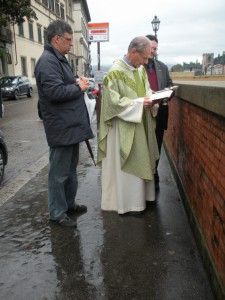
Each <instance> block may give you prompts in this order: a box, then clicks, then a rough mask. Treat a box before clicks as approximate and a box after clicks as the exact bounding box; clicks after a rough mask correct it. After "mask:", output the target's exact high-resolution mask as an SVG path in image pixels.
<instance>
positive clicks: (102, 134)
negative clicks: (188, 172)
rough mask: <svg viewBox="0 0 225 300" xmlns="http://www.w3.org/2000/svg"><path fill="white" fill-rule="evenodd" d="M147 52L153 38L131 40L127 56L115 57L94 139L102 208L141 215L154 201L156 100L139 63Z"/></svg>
mask: <svg viewBox="0 0 225 300" xmlns="http://www.w3.org/2000/svg"><path fill="white" fill-rule="evenodd" d="M150 55H151V41H150V40H149V39H148V38H146V37H144V36H138V37H136V38H134V39H133V40H132V41H131V42H130V44H129V46H128V51H127V54H125V55H124V56H123V57H122V58H119V59H116V60H115V62H114V63H113V65H112V66H111V68H110V70H109V72H108V74H107V75H106V77H105V79H104V83H103V96H102V103H101V115H100V124H99V141H98V164H99V165H100V166H101V168H102V173H101V180H102V185H101V186H102V196H101V208H102V210H109V211H116V212H117V213H118V214H125V213H129V214H137V215H139V214H142V213H143V212H144V211H145V209H146V201H155V186H154V173H155V166H156V161H157V160H158V158H159V153H158V147H157V141H156V136H155V117H156V114H157V108H158V104H154V105H153V104H152V101H151V100H150V96H151V93H152V92H151V89H150V86H149V82H148V77H147V73H146V71H145V68H144V67H143V64H146V63H147V62H148V59H149V57H150Z"/></svg>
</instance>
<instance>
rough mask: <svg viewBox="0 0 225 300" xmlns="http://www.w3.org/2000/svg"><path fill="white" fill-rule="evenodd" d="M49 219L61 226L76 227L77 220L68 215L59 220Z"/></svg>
mask: <svg viewBox="0 0 225 300" xmlns="http://www.w3.org/2000/svg"><path fill="white" fill-rule="evenodd" d="M51 221H52V222H54V223H56V224H58V225H60V226H63V227H70V228H76V227H77V222H76V221H75V220H72V219H70V218H69V217H68V216H66V217H65V218H63V219H61V220H51Z"/></svg>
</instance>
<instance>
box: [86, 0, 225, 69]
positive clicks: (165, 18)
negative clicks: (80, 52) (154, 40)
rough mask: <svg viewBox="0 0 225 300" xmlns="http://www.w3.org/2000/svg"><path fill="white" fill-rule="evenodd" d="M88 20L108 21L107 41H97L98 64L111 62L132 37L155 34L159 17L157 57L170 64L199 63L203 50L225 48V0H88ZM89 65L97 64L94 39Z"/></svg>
mask: <svg viewBox="0 0 225 300" xmlns="http://www.w3.org/2000/svg"><path fill="white" fill-rule="evenodd" d="M87 4H88V8H89V13H90V16H91V21H90V23H105V22H108V23H109V41H108V42H101V43H100V65H111V64H112V63H113V61H114V59H115V58H118V57H122V56H123V55H124V54H126V52H127V48H128V45H129V43H130V42H131V40H132V39H133V38H134V37H136V36H140V35H144V36H145V35H147V34H154V32H153V30H152V24H151V21H152V20H153V18H154V16H155V15H156V16H157V17H158V19H159V20H160V26H159V31H158V32H157V37H158V39H159V44H158V59H159V60H161V61H163V62H164V63H166V64H169V65H175V64H178V63H180V64H183V62H186V63H189V62H191V61H192V62H196V61H198V62H200V63H202V55H203V53H214V57H217V56H218V54H220V55H222V54H223V51H225V0H188V1H182V0H156V1H151V0H137V1H130V0H87ZM91 57H92V65H97V64H98V57H97V43H96V42H93V43H92V44H91Z"/></svg>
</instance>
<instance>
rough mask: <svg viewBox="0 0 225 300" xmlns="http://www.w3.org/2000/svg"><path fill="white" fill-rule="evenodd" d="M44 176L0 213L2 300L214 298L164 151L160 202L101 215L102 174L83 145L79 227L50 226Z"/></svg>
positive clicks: (161, 163) (94, 143)
mask: <svg viewBox="0 0 225 300" xmlns="http://www.w3.org/2000/svg"><path fill="white" fill-rule="evenodd" d="M95 125H96V124H94V125H93V126H95ZM91 145H92V148H93V149H94V152H95V155H96V139H95V140H93V141H91ZM47 172H48V166H46V167H44V168H43V169H42V170H41V171H40V172H39V173H38V174H37V175H36V176H35V177H33V178H32V179H30V180H29V181H28V182H27V183H26V184H25V185H24V186H23V187H22V188H21V189H20V190H19V191H18V192H17V193H16V194H15V195H14V196H13V197H12V198H11V199H9V200H8V201H7V202H6V203H5V204H4V205H3V206H1V207H0V241H1V242H0V299H3V300H9V299H10V300H14V299H17V300H24V299H26V300H30V299H31V300H33V299H37V300H42V299H43V300H46V299H62V300H89V299H90V300H101V299H103V300H181V299H183V300H190V299H191V300H213V299H214V297H213V294H212V291H211V289H210V284H209V281H208V279H207V276H206V273H205V271H204V268H203V264H202V261H201V259H200V257H199V252H198V249H197V247H196V244H195V241H194V238H193V235H192V232H191V229H190V226H189V224H188V221H187V218H186V214H185V211H184V208H183V204H182V201H181V199H180V196H179V193H178V190H177V187H176V184H175V182H174V179H173V176H172V172H171V170H170V167H169V163H168V160H167V157H166V154H165V152H164V151H163V152H162V156H161V160H160V164H159V173H160V177H161V182H160V190H159V192H158V194H157V201H156V204H155V205H154V204H152V205H149V206H148V208H147V210H146V212H145V213H144V214H143V215H142V216H141V217H135V216H119V215H118V214H117V213H115V212H102V211H101V209H100V197H101V196H100V195H101V188H100V169H99V167H95V166H94V165H93V163H92V161H91V159H90V158H89V155H88V152H87V149H86V146H85V145H84V144H82V145H81V158H80V164H79V167H78V179H79V188H78V195H77V203H78V204H85V205H87V206H88V211H87V213H85V214H82V215H79V216H74V218H76V219H77V223H78V227H77V229H67V228H61V227H59V226H58V225H55V224H51V223H49V221H48V212H47Z"/></svg>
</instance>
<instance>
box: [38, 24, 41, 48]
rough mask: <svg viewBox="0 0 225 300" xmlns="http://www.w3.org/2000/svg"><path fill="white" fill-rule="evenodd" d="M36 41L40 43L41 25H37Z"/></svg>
mask: <svg viewBox="0 0 225 300" xmlns="http://www.w3.org/2000/svg"><path fill="white" fill-rule="evenodd" d="M37 33H38V43H40V44H42V34H41V26H40V25H37Z"/></svg>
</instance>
